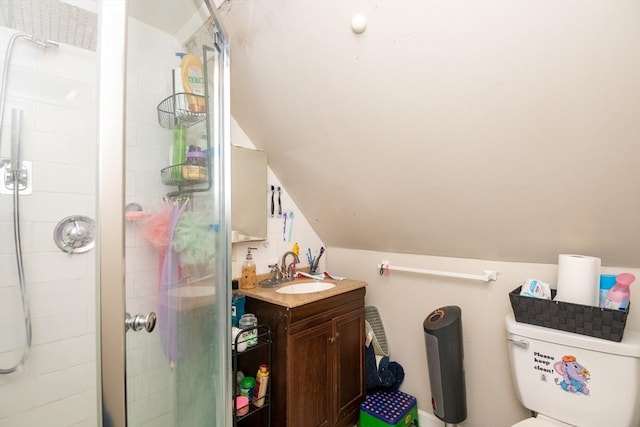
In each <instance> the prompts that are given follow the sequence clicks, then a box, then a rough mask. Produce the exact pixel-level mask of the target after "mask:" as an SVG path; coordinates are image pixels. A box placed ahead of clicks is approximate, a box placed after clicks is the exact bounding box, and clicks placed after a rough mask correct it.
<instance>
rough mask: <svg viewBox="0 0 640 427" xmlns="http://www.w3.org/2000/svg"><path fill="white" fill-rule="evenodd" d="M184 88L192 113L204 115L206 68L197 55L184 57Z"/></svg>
mask: <svg viewBox="0 0 640 427" xmlns="http://www.w3.org/2000/svg"><path fill="white" fill-rule="evenodd" d="M180 68H181V69H182V86H183V87H184V91H185V92H186V93H187V104H188V105H189V111H191V112H192V113H204V112H205V110H206V109H205V102H204V99H205V98H204V67H203V66H202V62H201V61H200V58H198V57H197V56H196V55H191V54H186V55H182V62H181V63H180Z"/></svg>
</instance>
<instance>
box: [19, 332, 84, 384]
mask: <svg viewBox="0 0 640 427" xmlns="http://www.w3.org/2000/svg"><path fill="white" fill-rule="evenodd" d="M92 338H93V339H92ZM94 338H95V336H93V335H82V336H79V337H75V338H69V339H65V340H61V341H56V342H52V343H48V344H42V345H36V346H33V347H32V348H31V354H30V356H29V362H28V364H27V366H26V368H27V369H28V370H29V371H30V372H31V373H32V374H33V375H40V374H44V373H48V372H53V371H57V370H60V369H65V368H69V367H72V366H77V365H81V364H86V363H88V362H90V361H92V360H93V359H94V358H95V355H94V354H93V353H94V352H93V348H94V346H95V340H94ZM88 374H90V373H88Z"/></svg>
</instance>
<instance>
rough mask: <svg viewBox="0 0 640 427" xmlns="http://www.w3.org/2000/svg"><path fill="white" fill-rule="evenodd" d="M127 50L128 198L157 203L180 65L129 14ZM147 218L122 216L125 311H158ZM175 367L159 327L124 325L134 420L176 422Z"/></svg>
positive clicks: (161, 37)
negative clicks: (169, 101) (164, 121)
mask: <svg viewBox="0 0 640 427" xmlns="http://www.w3.org/2000/svg"><path fill="white" fill-rule="evenodd" d="M128 23H129V26H128V40H127V48H128V56H127V61H128V63H127V95H126V99H127V120H126V122H127V128H126V203H133V202H135V203H138V204H140V205H141V206H142V207H143V209H144V211H145V212H148V213H149V214H156V213H158V212H159V211H160V210H161V207H162V205H163V204H164V202H163V196H164V195H165V194H166V193H167V192H169V191H173V190H174V189H175V187H167V186H164V185H163V184H162V182H161V180H160V170H161V169H162V168H164V167H166V166H168V165H169V147H170V145H171V141H172V131H171V130H169V129H164V128H162V127H161V126H160V125H159V124H158V116H157V109H156V107H157V105H158V103H159V102H160V101H162V100H163V99H164V98H166V97H167V96H169V95H170V94H171V93H172V85H171V69H172V68H175V67H177V66H179V64H180V60H179V59H178V58H177V57H176V56H175V52H180V51H181V50H182V49H181V47H180V45H179V43H178V42H177V41H176V40H175V38H173V37H171V36H169V35H167V34H166V33H163V32H161V31H158V30H156V29H154V28H152V27H150V26H148V25H147V24H144V23H142V22H140V21H138V20H136V19H133V18H130V19H129V21H128ZM145 230H146V228H145V221H127V222H126V284H125V286H126V298H127V300H126V307H127V311H128V312H129V313H130V314H131V315H136V314H147V313H149V312H151V311H153V312H157V311H158V280H159V278H158V262H159V261H158V260H159V255H158V251H157V250H156V249H155V248H154V247H152V246H151V245H150V244H149V242H148V241H147V240H145V237H144V236H145ZM174 386H175V375H174V370H173V369H172V367H171V366H170V365H169V363H168V362H167V360H166V359H165V356H164V353H163V351H162V346H161V343H160V334H159V332H158V329H157V328H156V330H155V331H153V332H152V333H147V332H146V331H141V332H137V333H134V332H132V331H130V332H129V333H127V405H128V420H129V425H131V426H132V427H151V426H153V427H163V426H167V427H169V426H173V425H175V424H174V411H175V400H174Z"/></svg>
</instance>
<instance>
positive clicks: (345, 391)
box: [334, 309, 364, 425]
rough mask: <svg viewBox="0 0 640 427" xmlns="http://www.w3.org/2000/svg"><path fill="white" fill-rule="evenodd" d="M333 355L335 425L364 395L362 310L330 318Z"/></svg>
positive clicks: (352, 411) (357, 408)
mask: <svg viewBox="0 0 640 427" xmlns="http://www.w3.org/2000/svg"><path fill="white" fill-rule="evenodd" d="M334 325H335V344H336V345H335V352H336V353H335V355H336V384H335V387H336V390H335V394H334V396H336V404H335V405H336V409H337V422H336V425H342V424H341V423H340V420H342V419H343V418H344V417H346V416H349V415H351V416H352V417H353V413H354V411H355V412H357V411H359V407H360V403H361V402H362V400H363V399H364V344H363V343H364V310H363V309H359V310H355V311H352V312H351V313H347V314H343V315H341V316H338V317H336V318H335V319H334Z"/></svg>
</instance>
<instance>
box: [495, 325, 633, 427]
mask: <svg viewBox="0 0 640 427" xmlns="http://www.w3.org/2000/svg"><path fill="white" fill-rule="evenodd" d="M505 321H506V327H507V339H508V341H507V346H508V348H509V350H508V351H509V361H510V364H511V376H512V378H513V381H514V385H515V389H516V393H517V395H518V399H519V400H520V402H521V403H522V405H524V407H526V408H527V409H530V410H532V411H535V412H537V413H539V414H543V415H546V416H548V417H550V418H553V419H556V420H558V421H561V422H563V423H566V424H569V425H574V426H580V427H603V426H616V427H637V426H640V389H639V387H640V333H639V332H634V331H628V330H627V331H625V333H624V336H623V339H622V341H621V342H619V343H618V342H613V341H607V340H603V339H599V338H592V337H588V336H584V335H578V334H573V333H570V332H564V331H558V330H555V329H549V328H543V327H540V326H534V325H529V324H525V323H518V322H516V321H515V319H514V317H513V315H512V314H508V315H507V316H506V319H505Z"/></svg>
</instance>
